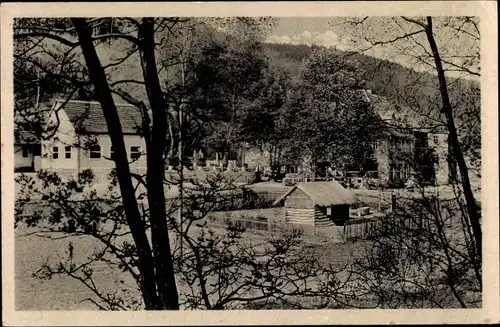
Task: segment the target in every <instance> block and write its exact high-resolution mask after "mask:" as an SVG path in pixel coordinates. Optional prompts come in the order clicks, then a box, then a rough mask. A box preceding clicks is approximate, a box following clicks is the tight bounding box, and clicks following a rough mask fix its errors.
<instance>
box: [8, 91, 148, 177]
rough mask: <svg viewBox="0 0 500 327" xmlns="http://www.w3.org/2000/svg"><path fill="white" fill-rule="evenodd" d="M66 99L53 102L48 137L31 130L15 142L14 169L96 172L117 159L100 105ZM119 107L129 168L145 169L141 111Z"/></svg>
mask: <svg viewBox="0 0 500 327" xmlns="http://www.w3.org/2000/svg"><path fill="white" fill-rule="evenodd" d="M64 102H65V101H63V100H56V101H55V103H54V104H53V106H52V109H51V112H50V115H49V118H48V121H47V124H46V126H48V129H51V127H53V130H51V131H47V133H46V134H47V135H48V137H43V140H41V141H40V140H39V139H38V140H37V138H35V137H33V135H32V134H31V133H29V132H26V131H23V132H21V133H19V134H20V135H21V137H20V138H19V139H18V140H16V144H15V169H16V170H18V171H39V170H42V169H43V170H49V171H57V172H60V173H70V174H73V173H77V172H80V171H82V170H85V169H89V168H91V169H92V170H93V171H94V172H96V175H97V174H98V173H99V172H102V173H106V174H107V173H109V172H110V171H111V169H113V168H114V167H115V163H114V161H113V160H112V157H113V148H112V146H111V138H110V136H109V134H108V128H107V125H106V121H105V119H104V115H103V112H102V109H101V105H100V104H99V103H98V102H89V101H77V100H70V101H68V102H67V103H64ZM63 105H64V106H63ZM117 110H118V116H119V117H120V122H121V125H122V130H123V134H124V141H125V146H126V149H127V154H128V157H129V162H130V168H131V170H141V169H145V168H146V156H145V150H146V144H145V141H144V138H143V137H142V136H141V135H140V126H141V113H140V112H139V109H137V108H136V107H135V106H132V105H128V104H117ZM91 140H92V141H93V142H92V141H91ZM89 141H91V142H90V143H89ZM89 144H90V145H89Z"/></svg>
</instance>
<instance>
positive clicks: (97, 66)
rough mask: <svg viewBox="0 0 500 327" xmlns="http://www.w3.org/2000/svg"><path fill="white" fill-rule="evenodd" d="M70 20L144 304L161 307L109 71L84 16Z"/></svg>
mask: <svg viewBox="0 0 500 327" xmlns="http://www.w3.org/2000/svg"><path fill="white" fill-rule="evenodd" d="M71 21H72V23H73V25H74V27H75V30H76V32H77V34H78V39H79V41H80V44H81V47H82V52H83V56H84V58H85V62H86V64H87V67H88V71H89V76H90V80H91V82H92V84H94V86H95V89H96V96H97V100H98V101H99V103H100V104H101V107H102V111H103V114H104V118H105V120H106V124H107V127H108V131H109V135H110V137H111V143H112V145H113V147H114V151H115V164H116V172H117V176H118V181H119V186H120V192H121V195H122V200H123V206H124V209H125V216H126V218H127V223H128V225H129V227H130V231H131V233H132V237H133V239H134V242H135V245H136V247H137V252H138V255H139V260H138V261H139V264H138V267H139V271H140V273H141V275H142V277H143V278H142V281H141V292H142V296H143V299H144V303H145V306H146V309H147V310H154V309H158V308H159V301H158V296H157V293H156V285H155V272H154V261H153V257H152V255H151V247H150V245H149V241H148V239H147V236H146V227H145V225H144V222H143V221H142V219H141V215H140V212H139V207H138V205H137V200H136V198H135V192H134V187H133V184H132V177H131V174H130V167H129V165H128V160H127V152H126V150H125V142H124V140H123V132H122V127H121V123H120V119H119V117H118V112H117V109H116V106H115V103H114V101H113V97H112V95H111V90H110V88H109V85H108V82H107V80H106V74H105V72H104V69H103V67H102V65H101V63H100V61H99V57H98V56H97V52H96V50H95V47H94V43H93V41H92V33H91V30H90V28H89V26H88V24H87V22H86V20H85V19H83V18H72V19H71Z"/></svg>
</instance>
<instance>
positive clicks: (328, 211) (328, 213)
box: [326, 207, 332, 216]
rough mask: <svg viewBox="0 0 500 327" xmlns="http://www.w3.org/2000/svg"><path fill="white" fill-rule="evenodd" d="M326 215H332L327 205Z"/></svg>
mask: <svg viewBox="0 0 500 327" xmlns="http://www.w3.org/2000/svg"><path fill="white" fill-rule="evenodd" d="M326 215H327V216H331V215H332V207H327V208H326Z"/></svg>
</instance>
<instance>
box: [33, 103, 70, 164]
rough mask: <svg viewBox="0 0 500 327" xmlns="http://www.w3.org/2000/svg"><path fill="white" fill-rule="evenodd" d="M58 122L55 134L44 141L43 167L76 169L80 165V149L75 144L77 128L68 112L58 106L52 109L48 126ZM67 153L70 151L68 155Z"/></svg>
mask: <svg viewBox="0 0 500 327" xmlns="http://www.w3.org/2000/svg"><path fill="white" fill-rule="evenodd" d="M58 105H59V104H58ZM57 118H59V120H58V119H57ZM56 124H58V125H57V126H58V129H57V131H56V132H55V134H54V136H53V137H52V138H50V139H47V140H43V141H42V156H41V168H42V169H47V170H76V169H77V167H78V165H77V163H78V158H77V157H78V156H77V154H78V150H77V149H76V148H75V147H74V146H73V145H74V144H75V143H76V142H77V138H76V136H75V129H74V127H73V124H72V123H71V121H70V120H69V117H68V115H66V112H64V110H61V109H58V108H57V107H55V108H53V110H52V113H51V115H50V117H49V121H48V126H56ZM67 147H70V148H67ZM67 149H68V150H69V151H67ZM66 153H68V156H67V155H66Z"/></svg>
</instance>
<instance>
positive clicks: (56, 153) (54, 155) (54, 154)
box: [52, 146, 59, 159]
mask: <svg viewBox="0 0 500 327" xmlns="http://www.w3.org/2000/svg"><path fill="white" fill-rule="evenodd" d="M52 159H59V147H57V146H54V147H52Z"/></svg>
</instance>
